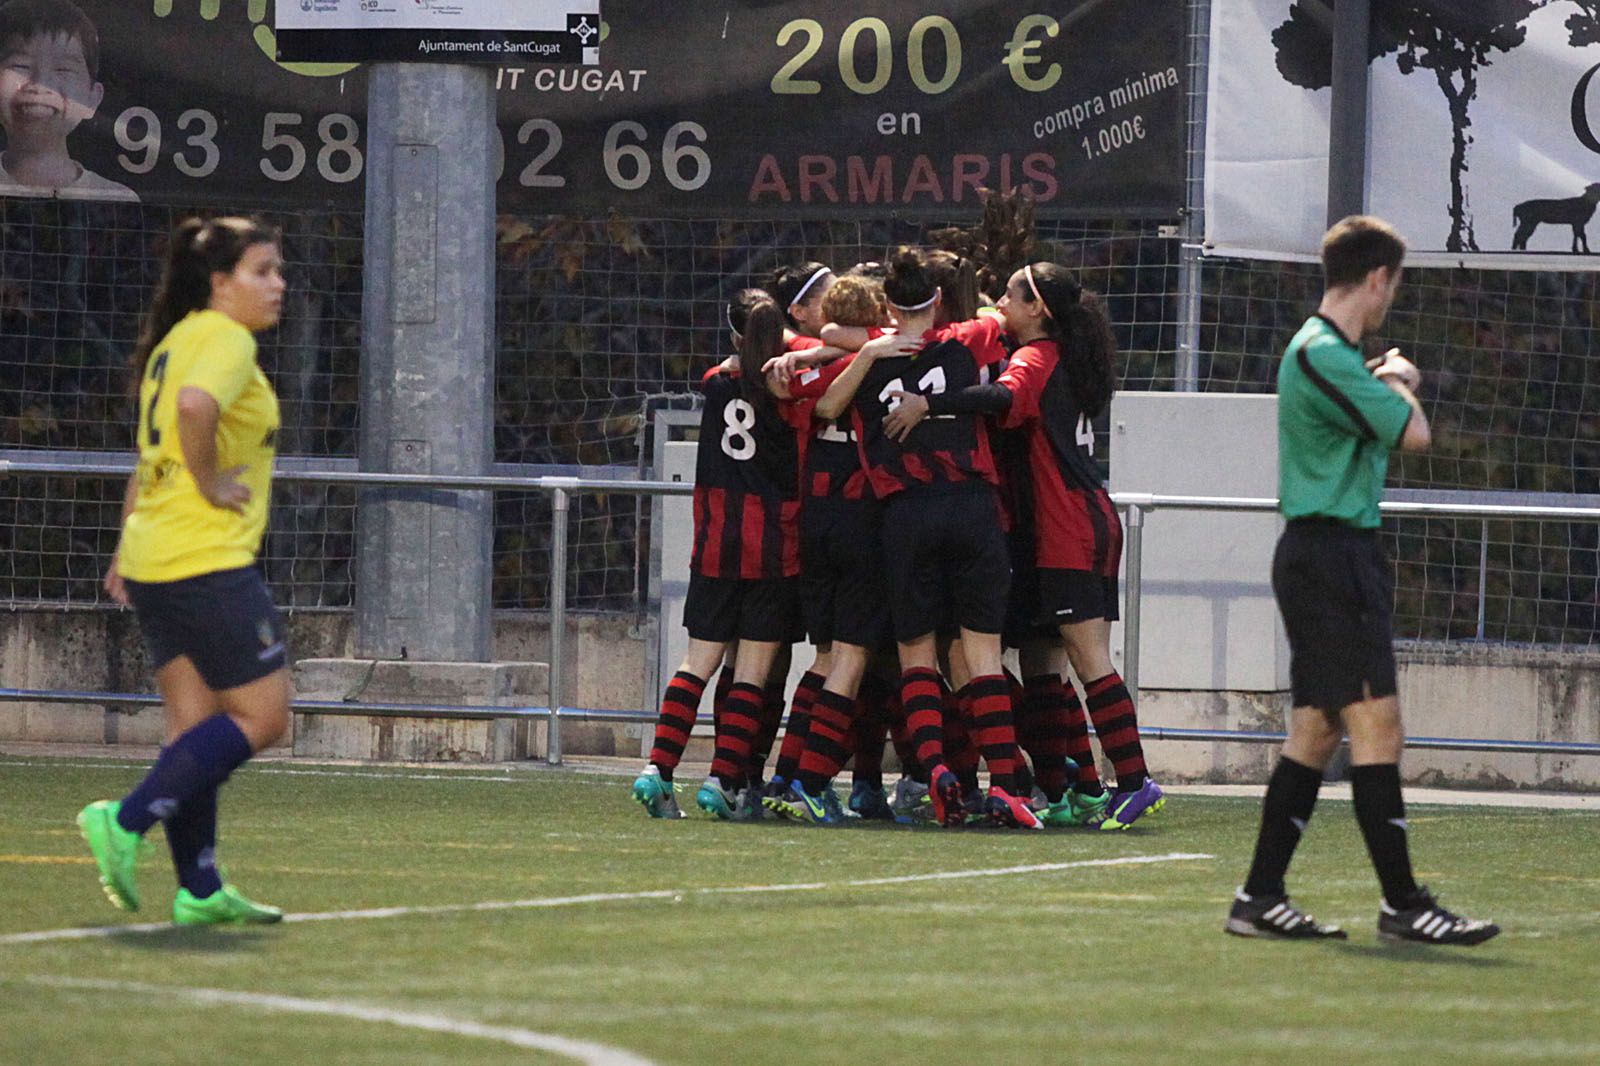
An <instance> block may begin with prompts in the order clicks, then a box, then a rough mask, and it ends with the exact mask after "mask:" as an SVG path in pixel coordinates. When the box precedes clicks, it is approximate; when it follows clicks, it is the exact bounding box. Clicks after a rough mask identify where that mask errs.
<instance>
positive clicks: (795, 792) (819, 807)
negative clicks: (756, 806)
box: [761, 781, 843, 825]
mask: <svg viewBox="0 0 1600 1066" xmlns="http://www.w3.org/2000/svg"><path fill="white" fill-rule="evenodd" d="M832 791H833V790H832V789H831V788H829V789H824V790H823V792H824V793H827V792H832ZM761 803H762V805H763V806H765V807H766V808H767V810H769V811H772V812H773V813H774V814H778V815H781V816H783V817H784V818H788V819H791V820H793V821H796V822H804V823H806V824H807V825H838V824H839V823H840V821H842V820H843V819H842V817H841V816H840V815H839V814H836V813H835V812H834V811H833V810H831V809H830V807H829V805H828V802H827V800H826V798H825V796H813V795H811V794H810V793H809V792H807V791H806V790H805V787H804V786H803V785H801V784H800V782H798V781H791V782H789V787H788V788H786V789H784V792H783V795H782V796H779V797H777V798H775V799H774V798H769V799H764V800H762V801H761ZM834 803H835V804H837V803H838V799H837V797H836V798H835V799H834Z"/></svg>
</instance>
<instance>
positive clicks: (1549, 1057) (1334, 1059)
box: [0, 756, 1600, 1066]
mask: <svg viewBox="0 0 1600 1066" xmlns="http://www.w3.org/2000/svg"><path fill="white" fill-rule="evenodd" d="M142 770H143V764H133V763H127V762H109V761H107V762H97V761H91V760H84V759H73V760H60V759H57V760H52V759H45V758H33V757H15V756H5V757H0V900H3V901H4V907H3V908H0V1063H4V1064H6V1066H11V1064H19V1066H22V1064H25V1066H56V1064H61V1066H84V1064H91V1063H92V1064H108V1066H138V1064H146V1063H149V1064H156V1063H160V1064H170V1063H184V1064H188V1063H208V1064H209V1063H217V1064H224V1063H225V1064H227V1066H254V1064H262V1066H266V1064H272V1066H277V1064H283V1063H315V1064H319V1066H321V1064H341V1066H344V1064H349V1066H365V1064H373V1066H379V1064H382V1066H410V1064H453V1066H461V1064H473V1066H477V1064H484V1066H491V1064H492V1066H499V1064H510V1063H544V1062H572V1061H590V1062H616V1063H628V1062H642V1061H648V1062H657V1063H685V1064H696V1066H714V1064H720V1063H737V1064H739V1066H754V1064H759V1063H784V1064H787V1066H801V1064H805V1063H852V1064H866V1063H900V1062H916V1063H923V1064H927V1063H939V1064H955V1063H1066V1062H1079V1061H1096V1062H1105V1063H1111V1062H1118V1063H1122V1062H1126V1063H1137V1064H1139V1066H1155V1064H1163V1063H1183V1064H1189V1063H1194V1064H1211V1063H1279V1062H1283V1063H1289V1062H1294V1063H1338V1064H1340V1066H1354V1064H1364V1063H1372V1064H1380V1063H1381V1064H1394V1063H1404V1064H1406V1066H1415V1064H1421V1063H1434V1062H1440V1063H1443V1062H1449V1063H1452V1064H1454V1066H1466V1064H1470V1063H1534V1062H1541V1063H1542V1062H1548V1063H1561V1064H1576V1063H1596V1062H1600V861H1597V860H1600V815H1596V814H1594V813H1592V812H1585V811H1548V810H1537V809H1521V808H1519V809H1511V808H1486V807H1445V806H1432V807H1430V806H1426V805H1421V804H1413V805H1412V806H1411V808H1410V809H1409V811H1408V814H1409V816H1410V821H1411V825H1412V827H1413V832H1412V839H1413V851H1414V855H1415V857H1416V860H1417V867H1418V871H1419V875H1420V877H1419V879H1420V880H1422V881H1424V882H1426V883H1429V884H1432V885H1433V886H1434V887H1436V888H1437V889H1439V890H1440V894H1441V897H1442V899H1443V901H1444V902H1445V904H1446V905H1452V904H1454V905H1457V906H1459V907H1460V909H1461V910H1463V911H1466V912H1467V913H1469V914H1471V915H1472V916H1474V917H1492V918H1494V919H1496V920H1498V921H1499V922H1500V923H1501V924H1502V925H1503V926H1504V927H1505V929H1506V932H1505V933H1504V934H1502V935H1501V936H1500V938H1499V939H1497V940H1494V941H1491V942H1490V943H1488V944H1486V945H1483V946H1481V947H1478V948H1472V949H1440V948H1422V947H1410V946H1403V947H1395V946H1385V945H1380V944H1379V943H1378V942H1377V941H1376V940H1375V939H1374V936H1373V925H1374V920H1375V918H1376V910H1377V901H1376V889H1375V886H1374V883H1373V881H1372V875H1371V873H1370V871H1369V868H1368V866H1367V862H1366V857H1365V853H1364V851H1363V849H1362V845H1361V840H1360V837H1359V835H1358V833H1357V831H1356V828H1355V824H1354V819H1353V817H1352V816H1351V813H1350V809H1349V805H1348V804H1347V803H1339V802H1332V801H1327V800H1325V801H1324V802H1323V803H1322V804H1321V805H1320V806H1319V808H1318V813H1317V817H1316V818H1315V819H1314V820H1313V822H1312V826H1311V830H1310V832H1309V834H1308V837H1307V841H1306V844H1305V846H1303V847H1302V849H1301V854H1300V856H1299V858H1298V859H1297V862H1296V867H1295V871H1294V876H1293V878H1292V880H1291V884H1290V889H1291V891H1293V892H1295V894H1296V899H1297V901H1298V902H1300V903H1301V904H1302V905H1303V906H1305V907H1306V908H1307V909H1309V910H1311V911H1312V912H1313V913H1314V914H1315V915H1316V916H1317V917H1318V918H1319V919H1320V920H1323V921H1334V922H1338V923H1339V924H1342V925H1344V926H1345V927H1346V928H1348V929H1349V930H1350V932H1351V939H1350V940H1349V941H1348V942H1345V943H1343V944H1339V943H1314V944H1300V943H1282V942H1276V943H1266V942H1260V941H1249V940H1241V939H1237V938H1234V937H1228V936H1224V935H1223V934H1222V932H1221V923H1222V919H1223V915H1224V912H1225V910H1226V907H1227V902H1228V900H1229V898H1230V896H1231V894H1232V891H1233V889H1234V886H1235V885H1236V884H1237V882H1238V881H1239V880H1240V878H1241V877H1242V875H1243V872H1244V869H1245V867H1246V865H1247V863H1248V860H1249V851H1250V847H1251V845H1252V842H1253V837H1254V829H1255V824H1256V819H1257V816H1258V810H1259V801H1258V800H1255V799H1227V798H1211V797H1200V796H1178V797H1175V798H1174V799H1173V800H1172V801H1171V802H1170V803H1169V805H1168V809H1167V810H1165V811H1163V812H1161V813H1160V814H1159V815H1158V816H1156V817H1153V818H1151V819H1149V820H1148V821H1147V822H1144V823H1141V824H1140V825H1136V826H1135V827H1134V828H1133V829H1132V830H1130V831H1129V832H1127V833H1120V834H1111V833H1097V832H1092V831H1083V830H1052V831H1048V832H1044V833H1022V832H1019V831H1010V832H1001V831H989V830H965V831H943V830H938V829H913V828H898V827H859V826H855V827H849V828H844V829H838V830H817V829H808V828H804V827H800V826H793V825H782V824H770V823H763V824H759V825H733V824H725V823H714V822H709V821H705V820H702V819H700V818H696V817H692V816H691V818H690V819H689V820H687V821H683V822H676V823H666V822H654V821H650V820H649V819H647V818H646V817H645V816H644V814H643V812H642V811H641V809H640V808H639V807H637V806H636V805H635V804H634V803H633V802H632V801H631V800H630V799H629V796H628V780H627V779H626V778H619V777H615V776H600V775H594V774H581V773H571V772H539V771H530V770H524V769H519V770H515V771H511V772H500V771H491V770H484V771H454V770H452V771H441V772H435V771H428V770H417V769H400V768H396V769H381V768H366V767H348V766H315V765H306V764H301V763H294V764H283V763H277V764H272V763H268V764H261V765H251V766H247V767H246V768H244V769H243V770H241V771H240V772H239V773H238V774H236V775H235V776H234V778H233V780H232V781H231V782H230V783H229V784H228V786H227V787H226V789H225V790H224V792H223V802H222V819H223V823H222V824H223V845H222V852H223V856H222V858H223V862H224V864H225V865H226V867H227V870H228V873H229V876H230V878H231V879H232V880H233V881H234V882H236V883H237V884H238V885H239V886H240V887H241V888H243V889H244V890H245V891H246V892H247V893H248V894H250V895H252V896H253V897H255V898H258V899H262V900H266V901H269V902H273V903H277V904H279V905H281V906H283V907H285V908H286V909H287V910H289V911H290V912H291V915H293V916H295V918H296V920H293V921H291V922H286V923H285V924H283V925H279V926H275V927H270V928H262V929H223V930H217V929H211V930H178V929H174V928H170V927H168V928H159V929H155V930H146V931H129V932H122V933H118V934H115V935H109V936H99V935H96V936H93V937H85V938H78V939H36V940H19V939H18V938H17V936H16V934H20V933H26V932H36V931H46V930H65V929H72V928H74V927H84V928H88V927H100V926H106V925H118V924H123V923H127V924H133V923H151V922H160V921H162V920H163V919H164V918H165V917H166V916H167V914H168V913H169V908H170V903H171V896H172V878H171V873H170V865H169V863H168V861H167V856H166V850H165V844H164V842H163V841H162V839H161V834H160V833H159V832H156V833H153V834H152V838H153V844H154V847H153V848H152V851H151V854H150V855H149V856H147V858H146V860H145V862H144V863H143V864H142V865H141V868H140V870H141V878H140V887H141V890H142V893H143V897H144V909H143V910H142V911H141V912H140V913H139V914H137V915H124V914H122V913H121V912H117V911H114V910H112V909H111V907H110V906H109V905H108V904H107V903H106V901H105V899H104V898H103V897H102V896H101V894H100V892H99V889H98V887H97V885H96V884H95V875H94V870H93V866H92V864H91V863H90V861H89V859H88V858H87V852H86V850H85V849H84V847H83V846H82V843H81V841H80V840H79V838H78V835H77V832H76V829H75V827H74V826H73V824H72V816H73V814H74V813H75V812H76V811H77V809H78V808H79V807H80V806H81V805H82V804H83V803H85V802H86V801H88V800H90V799H95V798H100V797H108V796H116V795H120V794H121V793H122V792H123V791H125V790H126V789H127V788H128V787H130V786H131V785H132V784H133V783H134V781H135V780H137V778H138V776H139V775H140V773H141V772H142ZM684 780H685V782H687V781H689V780H690V778H689V777H688V776H687V775H685V776H684ZM681 798H682V800H683V802H684V803H685V805H686V806H689V805H691V804H692V792H691V791H689V790H688V786H687V785H686V792H685V794H684V795H683V796H682V797H681ZM1179 856H1191V857H1179ZM1192 856H1208V857H1205V858H1195V857H1192ZM1130 859H1144V860H1147V861H1144V862H1129V861H1128V860H1130ZM1148 860H1156V861H1148ZM1074 863H1090V864H1093V865H1076V866H1074V865H1071V864H1074ZM1018 868H1022V869H1018ZM1030 868H1031V869H1030ZM936 874H947V875H951V876H945V877H933V876H929V875H936ZM902 878H914V880H901V879H902ZM862 882H877V883H862ZM775 886H790V887H788V888H782V887H775ZM720 889H728V890H731V891H711V890H720ZM761 889H765V890H761ZM539 901H543V902H542V903H541V904H540V905H535V904H536V903H539ZM495 902H502V903H517V904H518V905H516V906H507V907H492V908H478V909H470V908H471V906H472V905H473V904H483V903H495ZM430 907H431V908H439V909H436V910H424V911H420V912H419V911H412V910H407V908H430ZM382 908H393V909H394V910H390V911H385V912H383V913H380V914H376V915H373V914H369V915H366V916H354V915H347V914H343V913H335V912H348V911H353V910H368V909H382ZM318 915H321V916H323V917H321V918H316V916H318ZM305 919H315V920H305ZM199 990H205V991H199ZM272 997H278V998H272ZM419 1026H420V1027H422V1028H419ZM549 1038H565V1039H567V1040H571V1041H576V1042H581V1043H574V1044H572V1045H570V1046H560V1047H556V1046H553V1045H552V1044H551V1043H550V1040H549Z"/></svg>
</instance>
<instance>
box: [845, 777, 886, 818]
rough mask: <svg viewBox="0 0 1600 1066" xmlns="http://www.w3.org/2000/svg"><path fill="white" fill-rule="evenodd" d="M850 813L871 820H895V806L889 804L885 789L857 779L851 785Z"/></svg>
mask: <svg viewBox="0 0 1600 1066" xmlns="http://www.w3.org/2000/svg"><path fill="white" fill-rule="evenodd" d="M850 813H851V814H853V815H854V816H855V817H857V818H865V819H868V820H871V821H880V822H892V821H894V808H892V807H890V806H889V798H888V796H886V795H884V791H883V789H881V788H874V787H873V786H872V785H869V784H867V783H866V782H865V781H857V782H856V783H855V784H853V785H851V786H850Z"/></svg>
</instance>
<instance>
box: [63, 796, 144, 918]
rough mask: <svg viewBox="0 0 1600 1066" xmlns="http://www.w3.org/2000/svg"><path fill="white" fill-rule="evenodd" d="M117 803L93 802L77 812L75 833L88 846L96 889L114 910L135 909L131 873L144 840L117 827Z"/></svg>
mask: <svg viewBox="0 0 1600 1066" xmlns="http://www.w3.org/2000/svg"><path fill="white" fill-rule="evenodd" d="M121 807H122V802H121V801H120V800H96V801H95V802H93V803H91V804H89V805H88V806H87V807H85V808H84V809H83V810H81V811H79V812H78V831H79V832H80V833H82V834H83V839H84V840H85V841H86V842H87V843H88V845H89V852H90V854H92V855H93V856H94V864H95V866H96V867H98V868H99V870H100V887H101V888H102V889H104V890H105V894H106V898H107V899H109V900H110V901H111V905H112V906H113V907H116V908H117V909H118V910H124V911H136V910H138V909H139V888H138V886H137V885H136V884H135V883H134V869H135V867H136V866H137V865H138V863H139V852H140V851H142V850H143V848H144V838H143V837H141V836H140V835H139V834H138V833H130V832H128V830H126V829H124V828H122V826H120V825H118V824H117V811H118V810H120V809H121Z"/></svg>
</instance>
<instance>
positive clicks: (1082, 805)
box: [1052, 789, 1111, 826]
mask: <svg viewBox="0 0 1600 1066" xmlns="http://www.w3.org/2000/svg"><path fill="white" fill-rule="evenodd" d="M1066 799H1067V802H1068V803H1069V804H1070V805H1071V807H1072V821H1070V822H1061V823H1052V824H1061V825H1089V826H1097V825H1099V824H1100V823H1101V822H1102V821H1104V820H1105V816H1106V808H1107V807H1109V806H1110V805H1111V793H1109V792H1101V793H1100V795H1098V796H1085V795H1084V794H1083V793H1082V792H1079V791H1078V790H1077V789H1068V790H1067V796H1066Z"/></svg>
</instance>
